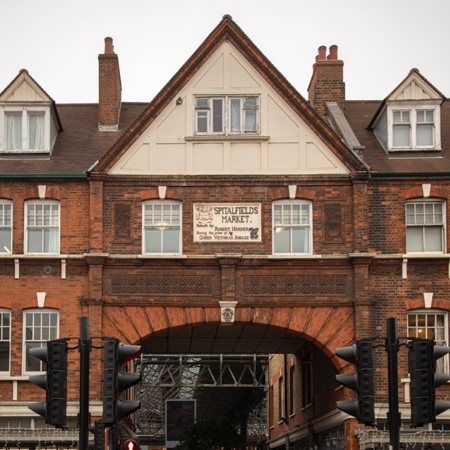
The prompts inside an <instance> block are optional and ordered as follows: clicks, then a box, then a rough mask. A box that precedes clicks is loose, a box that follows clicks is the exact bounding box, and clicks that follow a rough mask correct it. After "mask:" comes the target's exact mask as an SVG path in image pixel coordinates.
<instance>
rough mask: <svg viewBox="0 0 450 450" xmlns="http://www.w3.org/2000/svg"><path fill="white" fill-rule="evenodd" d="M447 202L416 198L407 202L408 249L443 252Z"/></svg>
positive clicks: (411, 251)
mask: <svg viewBox="0 0 450 450" xmlns="http://www.w3.org/2000/svg"><path fill="white" fill-rule="evenodd" d="M444 228H445V203H444V202H443V201H439V200H428V199H427V200H414V201H410V202H408V203H406V251H407V252H408V253H414V252H443V251H444V235H445V233H444Z"/></svg>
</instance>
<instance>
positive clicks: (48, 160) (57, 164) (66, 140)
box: [0, 103, 148, 177]
mask: <svg viewBox="0 0 450 450" xmlns="http://www.w3.org/2000/svg"><path fill="white" fill-rule="evenodd" d="M147 105H148V103H122V108H121V111H120V121H119V130H118V131H110V132H106V131H98V104H61V105H57V108H58V113H59V117H60V119H61V123H62V126H63V131H61V132H60V133H59V134H58V138H57V139H56V143H55V146H54V148H53V152H52V155H51V156H50V155H24V154H19V155H1V156H0V177H1V174H51V175H55V174H61V175H69V174H82V173H83V172H85V171H86V170H88V169H89V168H90V167H91V166H92V165H93V164H94V163H95V162H96V161H98V160H99V159H100V158H101V157H102V156H103V155H104V154H105V152H107V151H108V150H109V149H110V148H111V147H112V146H113V145H114V143H115V142H116V141H117V140H118V139H119V137H120V136H121V135H122V134H123V133H124V132H125V130H127V129H128V128H129V127H130V125H131V124H132V123H133V122H134V121H135V120H136V118H137V117H138V116H139V115H140V114H141V113H142V111H143V110H144V109H145V107H146V106H147Z"/></svg>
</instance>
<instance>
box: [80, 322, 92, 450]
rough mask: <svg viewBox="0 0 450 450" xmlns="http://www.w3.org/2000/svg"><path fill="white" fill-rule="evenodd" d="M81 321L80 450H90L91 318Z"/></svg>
mask: <svg viewBox="0 0 450 450" xmlns="http://www.w3.org/2000/svg"><path fill="white" fill-rule="evenodd" d="M79 319H80V341H79V345H78V351H79V352H80V413H79V415H78V427H79V440H78V450H88V446H89V421H90V418H89V352H90V351H91V337H90V334H89V318H88V317H87V316H82V317H79Z"/></svg>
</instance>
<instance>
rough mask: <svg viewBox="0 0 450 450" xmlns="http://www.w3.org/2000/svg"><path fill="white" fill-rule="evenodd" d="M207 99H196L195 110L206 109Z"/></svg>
mask: <svg viewBox="0 0 450 450" xmlns="http://www.w3.org/2000/svg"><path fill="white" fill-rule="evenodd" d="M207 107H208V99H207V98H197V108H207Z"/></svg>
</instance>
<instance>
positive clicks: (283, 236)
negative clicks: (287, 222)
mask: <svg viewBox="0 0 450 450" xmlns="http://www.w3.org/2000/svg"><path fill="white" fill-rule="evenodd" d="M289 235H290V229H289V228H282V227H280V228H276V229H275V233H274V235H273V239H274V252H275V253H290V248H289Z"/></svg>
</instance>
